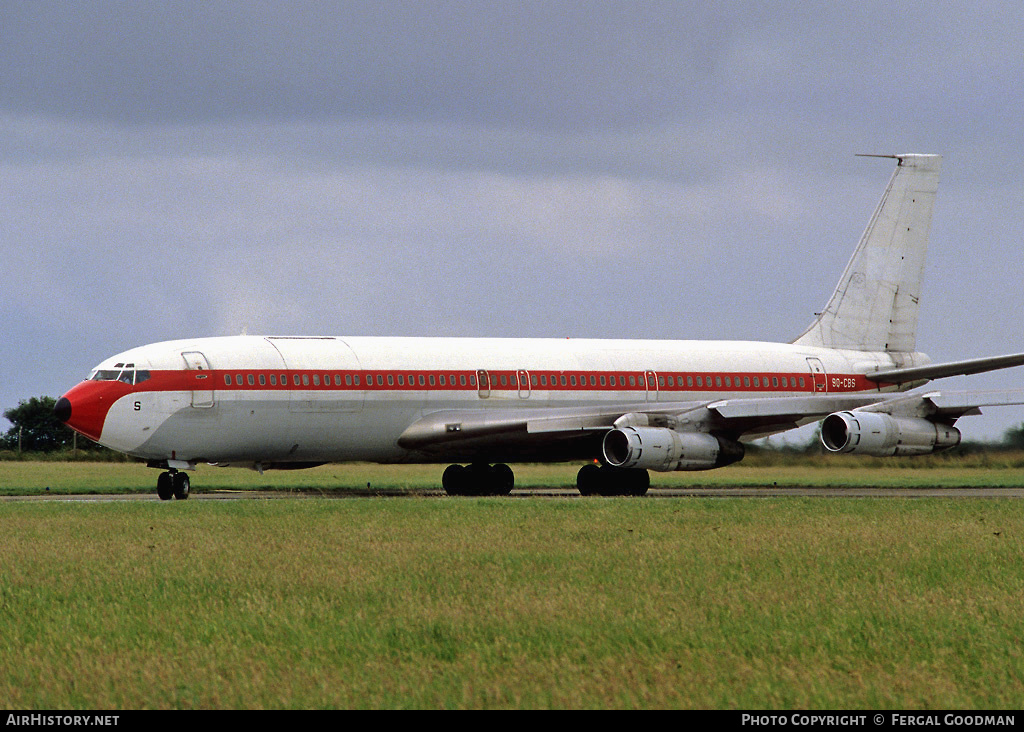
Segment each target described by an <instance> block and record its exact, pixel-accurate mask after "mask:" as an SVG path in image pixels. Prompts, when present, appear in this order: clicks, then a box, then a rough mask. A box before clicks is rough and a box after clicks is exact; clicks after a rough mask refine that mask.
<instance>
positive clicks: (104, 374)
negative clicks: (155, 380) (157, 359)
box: [88, 363, 150, 384]
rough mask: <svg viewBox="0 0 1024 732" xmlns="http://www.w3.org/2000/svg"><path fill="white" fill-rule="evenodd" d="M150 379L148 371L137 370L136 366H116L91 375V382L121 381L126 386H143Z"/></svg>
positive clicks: (96, 371) (99, 370) (97, 370)
mask: <svg viewBox="0 0 1024 732" xmlns="http://www.w3.org/2000/svg"><path fill="white" fill-rule="evenodd" d="M149 378H150V373H149V372H148V371H146V370H143V369H140V370H138V371H136V370H135V364H132V363H129V364H115V368H112V369H96V370H95V371H93V372H92V373H91V374H90V375H89V379H88V380H89V381H120V382H121V383H124V384H141V383H142V382H143V381H146V380H147V379H149Z"/></svg>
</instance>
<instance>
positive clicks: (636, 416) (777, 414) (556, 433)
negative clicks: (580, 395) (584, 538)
mask: <svg viewBox="0 0 1024 732" xmlns="http://www.w3.org/2000/svg"><path fill="white" fill-rule="evenodd" d="M878 401H879V395H864V394H856V395H835V396H832V395H808V396H797V397H779V398H775V399H764V398H760V399H757V398H755V399H725V400H716V401H710V402H709V401H701V402H665V403H651V402H639V403H619V404H609V405H601V406H591V407H576V408H564V409H546V408H537V407H528V408H522V409H507V410H493V409H488V410H441V411H437V412H431V413H430V414H427V415H425V416H424V417H422V418H421V419H419V420H417V421H416V422H413V423H412V424H411V425H409V427H408V428H406V429H405V431H404V432H403V433H402V435H401V436H400V437H399V440H398V444H399V445H401V446H402V447H404V448H407V449H411V450H420V451H423V452H426V453H436V454H439V455H440V454H442V453H445V452H447V451H449V450H451V449H456V448H457V449H458V450H460V451H464V450H466V449H467V448H473V447H476V448H479V450H480V452H481V454H482V455H483V454H489V453H490V452H492V451H496V452H504V450H505V449H506V448H507V449H508V450H509V451H510V452H512V453H515V454H517V455H520V456H521V457H526V456H528V455H529V454H530V453H537V454H544V455H545V456H546V457H547V456H549V455H550V454H551V453H552V452H554V453H558V452H559V450H560V449H561V448H565V450H566V451H567V452H569V453H572V455H571V456H576V454H577V453H578V450H574V449H572V448H573V447H574V445H576V444H580V443H582V444H591V443H592V442H593V441H594V440H595V439H596V440H597V442H599V441H600V439H601V437H603V435H604V433H605V432H606V431H608V430H610V429H612V428H614V427H616V426H622V425H623V424H634V425H636V424H643V425H649V426H659V427H669V428H671V429H676V430H680V431H691V432H710V433H715V434H721V435H723V436H728V437H730V438H732V439H739V438H741V437H756V436H760V435H762V434H771V433H773V432H778V431H780V430H784V429H791V428H793V427H796V426H799V425H800V424H804V423H806V422H808V421H813V420H814V419H817V418H820V417H824V416H826V415H828V414H831V413H832V412H835V411H839V410H843V409H855V408H858V407H864V406H867V405H870V404H873V403H876V402H878ZM549 459H550V457H549Z"/></svg>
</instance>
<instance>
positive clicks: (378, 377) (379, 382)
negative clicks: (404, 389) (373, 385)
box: [377, 374, 384, 386]
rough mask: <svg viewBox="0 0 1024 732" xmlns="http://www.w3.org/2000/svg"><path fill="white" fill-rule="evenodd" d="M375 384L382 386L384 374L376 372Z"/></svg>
mask: <svg viewBox="0 0 1024 732" xmlns="http://www.w3.org/2000/svg"><path fill="white" fill-rule="evenodd" d="M377 386H384V374H377Z"/></svg>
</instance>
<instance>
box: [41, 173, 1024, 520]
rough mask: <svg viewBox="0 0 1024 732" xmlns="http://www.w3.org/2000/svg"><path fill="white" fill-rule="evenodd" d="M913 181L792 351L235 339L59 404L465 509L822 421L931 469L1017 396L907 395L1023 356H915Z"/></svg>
mask: <svg viewBox="0 0 1024 732" xmlns="http://www.w3.org/2000/svg"><path fill="white" fill-rule="evenodd" d="M884 157H891V158H893V159H895V160H896V161H897V166H896V170H895V172H894V173H893V175H892V178H891V179H890V181H889V184H888V186H887V187H886V189H885V193H884V195H883V196H882V200H881V202H880V203H879V205H878V207H877V209H876V210H875V213H874V215H873V216H872V218H871V221H870V223H869V224H868V227H867V229H866V230H865V232H864V235H863V237H862V238H861V240H860V242H859V244H858V246H857V248H856V250H855V252H854V254H853V257H852V258H851V260H850V262H849V264H848V265H847V267H846V270H845V271H844V272H843V275H842V277H841V278H840V280H839V284H838V286H837V287H836V290H835V293H834V294H833V295H832V298H831V300H829V302H828V304H827V306H826V307H825V309H824V310H823V311H822V312H821V314H820V315H818V317H817V319H816V320H814V322H813V323H812V324H811V325H810V326H809V327H808V328H807V329H806V330H805V331H804V332H803V333H802V334H801V335H800V336H799V337H797V338H796V339H795V340H794V341H792V342H791V343H761V342H741V341H651V340H587V339H491V338H388V337H333V336H331V337H279V336H267V337H257V336H234V337H216V338H193V339H187V340H178V341H170V342H164V343H155V344H152V345H148V346H141V347H139V348H133V349H131V350H129V351H125V352H124V353H120V354H118V355H116V356H112V357H110V358H109V359H107V360H105V361H103V362H102V363H101V364H99V365H98V366H97V367H96V368H95V369H93V371H92V372H91V374H90V375H89V377H88V378H87V379H86V380H85V381H84V382H82V383H80V384H78V385H77V386H75V387H73V388H72V389H71V390H69V391H68V392H67V393H66V394H65V395H64V396H63V397H61V398H60V399H59V400H58V402H57V405H56V413H57V415H58V416H59V417H60V418H61V419H62V420H63V421H64V422H66V423H67V424H68V425H69V426H71V427H72V428H73V429H75V430H77V431H78V432H80V433H81V434H83V435H85V436H86V437H89V438H90V439H93V440H96V441H97V442H99V443H100V444H102V445H105V446H107V447H110V448H113V449H114V450H119V451H121V452H124V453H127V454H129V455H132V456H135V457H137V458H141V459H144V460H146V461H148V464H149V465H150V466H151V467H155V468H159V469H161V470H162V471H163V472H161V473H160V475H159V478H158V479H157V493H158V494H159V496H160V498H162V499H165V500H167V499H170V498H172V497H176V498H178V499H183V498H187V497H188V494H189V478H188V474H187V473H186V472H185V471H187V470H190V469H194V468H195V466H196V464H198V463H200V462H207V463H213V464H217V465H234V466H245V467H250V468H255V469H257V470H261V471H262V470H264V469H271V468H302V467H309V466H314V465H319V464H323V463H329V462H339V461H376V462H380V463H424V462H430V463H445V462H447V463H452V464H451V465H449V466H448V467H447V468H446V469H445V470H444V473H443V475H442V478H441V482H442V485H443V487H444V490H445V491H446V492H447V493H449V494H452V495H484V494H490V495H495V494H507V493H509V492H510V491H511V490H512V488H513V485H514V476H513V472H512V470H511V468H509V467H508V465H507V464H508V463H514V462H517V461H520V462H521V461H530V462H548V461H552V462H553V461H577V460H578V461H581V462H584V463H585V464H584V465H583V467H582V468H581V469H580V471H579V474H578V476H577V486H578V488H579V490H580V492H581V493H583V494H584V495H593V494H598V495H642V494H644V493H646V492H647V490H648V488H649V486H650V477H649V473H648V471H650V470H654V471H671V470H706V469H711V468H718V467H721V466H724V465H729V464H730V463H735V462H736V461H738V460H740V459H742V457H743V454H744V447H743V444H744V442H746V441H749V440H751V439H755V438H758V437H763V436H766V435H771V434H774V433H778V432H782V431H785V430H789V429H793V428H795V427H798V426H800V425H803V424H807V423H809V422H813V421H816V420H823V422H822V426H821V439H822V441H823V443H824V445H825V447H826V448H827V449H828V450H831V451H833V452H840V453H859V454H866V455H918V454H925V453H931V452H936V451H939V450H943V449H946V448H950V447H953V446H955V445H957V444H958V443H959V441H960V432H959V430H957V428H956V427H955V426H954V423H955V422H956V421H957V419H959V418H960V417H961V416H964V415H969V414H978V413H979V411H978V410H979V407H982V406H986V405H992V404H1020V403H1024V397H1022V395H1021V394H1020V393H1017V392H1004V393H1000V394H983V393H971V392H957V393H948V392H941V391H928V392H923V393H921V392H914V393H906V392H907V391H908V390H910V389H913V388H916V387H919V386H921V385H923V384H925V383H927V382H928V381H930V380H932V379H936V378H940V377H945V376H953V375H960V374H972V373H978V372H982V371H990V370H994V369H1001V368H1007V367H1010V366H1017V365H1020V364H1024V353H1016V354H1010V355H1006V356H996V357H988V358H977V359H971V360H966V361H957V362H951V363H942V364H932V363H931V362H930V360H929V359H928V357H927V356H925V355H924V354H923V353H919V352H917V351H916V350H915V333H916V329H917V319H918V310H919V301H920V283H921V274H922V271H923V269H924V262H925V250H926V248H927V244H928V229H929V226H930V222H931V214H932V207H933V203H934V200H935V193H936V190H937V187H938V180H939V169H940V165H941V158H940V156H938V155H909V154H908V155H895V156H884Z"/></svg>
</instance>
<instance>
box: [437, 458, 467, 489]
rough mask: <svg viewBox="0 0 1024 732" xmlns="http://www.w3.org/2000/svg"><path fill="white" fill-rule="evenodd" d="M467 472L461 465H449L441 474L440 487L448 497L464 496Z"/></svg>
mask: <svg viewBox="0 0 1024 732" xmlns="http://www.w3.org/2000/svg"><path fill="white" fill-rule="evenodd" d="M466 473H467V470H466V468H465V467H463V466H462V465H449V466H448V467H447V468H445V469H444V472H443V473H442V474H441V487H442V488H444V492H445V493H447V494H448V495H449V496H465V495H467V492H466V487H467V486H466V484H467V482H468V481H467V480H466V478H467V475H466Z"/></svg>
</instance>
